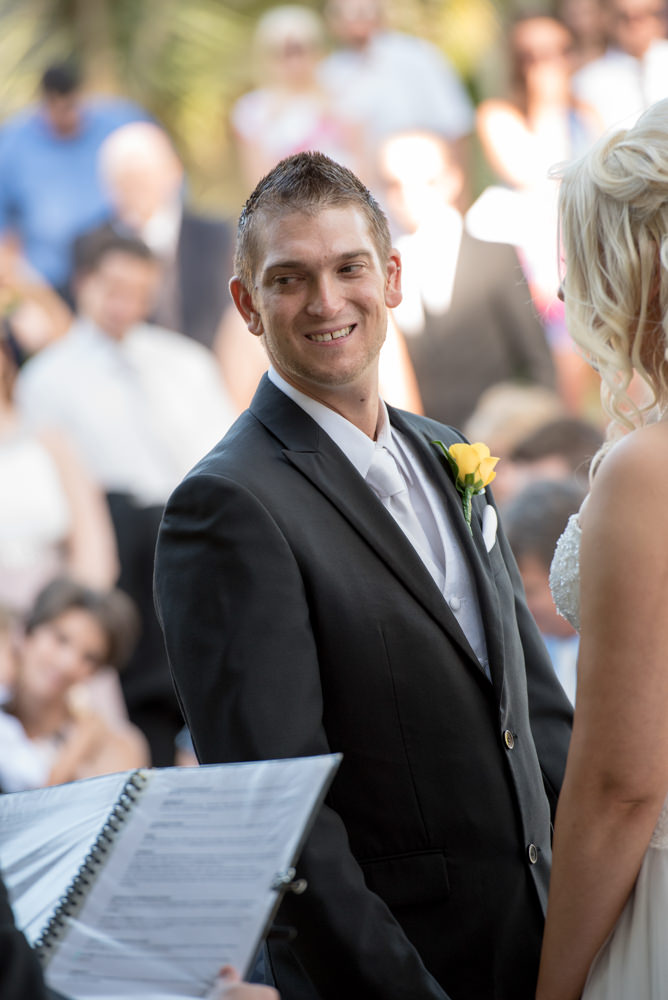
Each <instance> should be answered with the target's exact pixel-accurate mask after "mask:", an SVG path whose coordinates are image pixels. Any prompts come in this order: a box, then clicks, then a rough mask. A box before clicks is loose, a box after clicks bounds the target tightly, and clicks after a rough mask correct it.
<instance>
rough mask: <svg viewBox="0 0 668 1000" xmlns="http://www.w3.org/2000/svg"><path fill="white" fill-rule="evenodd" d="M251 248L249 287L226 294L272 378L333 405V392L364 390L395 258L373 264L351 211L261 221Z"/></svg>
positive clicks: (391, 293)
mask: <svg viewBox="0 0 668 1000" xmlns="http://www.w3.org/2000/svg"><path fill="white" fill-rule="evenodd" d="M258 242H259V246H258V253H257V259H256V261H255V263H256V267H255V277H254V287H253V289H252V290H251V291H248V290H245V289H243V286H239V285H237V287H236V290H235V288H234V284H233V285H232V293H233V295H234V298H235V302H236V303H237V306H238V308H239V310H240V312H241V313H242V315H243V316H244V318H245V319H246V322H247V324H248V328H249V330H250V331H251V333H254V334H255V335H256V336H259V337H261V338H262V340H263V342H264V345H265V348H266V351H267V354H268V355H269V359H270V361H271V363H272V364H273V366H274V367H275V368H276V370H277V371H278V372H279V374H281V375H282V376H283V378H285V379H286V381H287V382H289V383H291V384H292V385H294V386H296V387H297V388H298V389H301V390H302V392H305V393H306V394H307V395H309V396H312V397H313V398H315V399H319V400H321V401H322V402H324V403H325V404H327V405H333V406H334V408H336V405H335V402H334V401H335V400H336V398H337V394H338V393H340V391H341V390H342V389H343V388H345V389H348V388H350V387H354V388H355V389H356V390H357V389H359V390H360V392H366V391H374V386H375V379H376V377H377V367H378V354H379V351H380V348H381V346H382V344H383V341H384V339H385V333H386V329H387V319H388V317H387V309H388V307H392V306H395V305H398V303H399V302H400V301H401V289H400V278H399V274H400V267H399V255H398V253H397V252H396V251H392V252H391V253H390V256H389V259H388V260H381V259H380V257H379V253H378V250H377V248H376V246H375V243H374V241H373V238H372V237H371V234H370V232H369V226H368V223H367V221H366V219H365V217H364V215H363V214H362V212H361V210H360V209H358V208H356V207H353V206H337V207H323V208H321V209H317V210H315V211H309V212H303V211H299V212H288V213H282V214H280V215H275V216H270V217H268V218H267V219H266V221H265V222H264V224H263V226H262V231H261V235H260V238H259V241H258Z"/></svg>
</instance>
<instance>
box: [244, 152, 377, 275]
mask: <svg viewBox="0 0 668 1000" xmlns="http://www.w3.org/2000/svg"><path fill="white" fill-rule="evenodd" d="M343 206H351V207H354V208H359V209H360V211H361V212H362V214H363V215H364V216H365V217H366V220H367V222H368V225H369V232H370V234H371V238H372V240H373V242H374V245H375V247H376V250H377V252H378V256H379V258H380V260H381V263H384V262H385V261H386V260H387V259H388V258H389V256H390V251H391V249H392V240H391V237H390V229H389V226H388V223H387V218H386V216H385V213H384V212H383V210H382V209H381V207H380V205H379V204H378V202H377V201H376V199H375V198H374V196H373V195H372V194H371V192H370V191H369V189H368V188H366V187H365V186H364V184H362V182H361V180H360V179H359V178H358V177H356V176H355V174H354V173H353V172H352V170H349V169H348V168H347V167H344V166H342V165H341V164H340V163H337V162H336V161H335V160H331V159H330V158H329V157H328V156H325V154H324V153H316V152H309V153H296V154H295V155H294V156H288V157H287V158H286V159H285V160H281V162H280V163H278V164H277V165H276V166H275V167H274V168H273V169H272V170H270V172H269V173H268V174H267V175H266V176H265V177H263V178H262V180H261V181H260V182H259V184H258V185H257V187H256V188H255V190H254V191H253V193H252V194H251V196H250V198H249V199H248V201H247V202H246V204H245V205H244V207H243V211H242V212H241V215H240V217H239V225H238V228H237V245H236V252H235V255H234V269H235V272H236V274H237V276H238V277H239V278H240V280H241V283H242V284H243V285H244V286H245V287H246V288H247V289H248V290H249V291H251V290H252V288H253V280H254V273H255V267H256V264H257V254H258V232H260V231H261V229H262V223H263V222H264V221H266V219H267V218H268V217H271V216H274V215H280V214H282V213H284V212H315V211H317V210H319V209H322V208H340V207H343Z"/></svg>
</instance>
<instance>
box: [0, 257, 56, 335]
mask: <svg viewBox="0 0 668 1000" xmlns="http://www.w3.org/2000/svg"><path fill="white" fill-rule="evenodd" d="M0 316H3V317H4V318H5V320H6V321H7V322H8V323H9V325H10V326H11V329H12V333H13V334H14V336H15V337H16V340H17V342H18V344H19V345H20V347H21V349H22V350H23V351H24V352H25V353H26V354H34V353H35V352H36V351H38V350H39V349H40V348H42V347H44V346H45V345H46V344H49V343H51V341H52V340H57V339H58V337H62V335H63V334H64V333H65V332H66V331H67V329H68V327H69V325H70V323H71V322H72V311H71V309H70V308H69V307H68V306H67V304H66V302H65V301H64V299H62V298H61V296H60V295H58V293H57V292H55V291H54V290H53V288H52V287H51V285H49V284H47V282H46V281H45V280H44V279H43V278H42V277H40V275H38V274H37V272H36V271H34V270H33V269H32V268H31V267H30V265H29V264H28V262H27V261H26V259H25V258H24V257H23V256H22V255H21V253H20V251H19V250H18V248H17V247H16V246H14V245H12V244H10V243H3V242H1V241H0Z"/></svg>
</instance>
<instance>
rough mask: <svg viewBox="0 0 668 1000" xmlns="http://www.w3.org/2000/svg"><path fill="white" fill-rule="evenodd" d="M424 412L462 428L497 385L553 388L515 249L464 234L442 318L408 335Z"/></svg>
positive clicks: (545, 347)
mask: <svg viewBox="0 0 668 1000" xmlns="http://www.w3.org/2000/svg"><path fill="white" fill-rule="evenodd" d="M406 345H407V347H408V351H409V354H410V357H411V361H412V362H413V367H414V369H415V374H416V377H417V380H418V385H419V388H420V395H421V397H422V403H423V406H424V412H425V413H426V415H427V416H428V417H433V419H434V420H440V421H441V422H442V423H447V424H454V425H455V426H456V427H462V426H463V425H464V424H465V422H466V421H467V420H468V418H469V417H470V415H471V413H472V412H473V410H474V409H475V406H476V403H477V402H478V400H479V398H480V396H481V395H482V393H483V392H484V391H485V389H488V388H489V387H490V386H492V385H495V384H496V383H497V382H517V383H520V384H526V385H544V386H546V387H548V388H550V389H555V387H556V376H555V368H554V362H553V360H552V355H551V352H550V348H549V345H548V342H547V339H546V337H545V331H544V329H543V327H542V325H541V323H540V322H539V320H538V316H537V314H536V310H535V307H534V305H533V303H532V301H531V292H530V291H529V286H528V284H527V282H526V279H525V277H524V274H523V272H522V268H521V266H520V262H519V259H518V256H517V253H516V252H515V250H514V248H513V247H511V246H510V245H508V244H506V243H487V242H484V241H482V240H477V239H474V238H473V237H472V236H470V235H469V234H468V233H466V232H464V233H463V234H462V240H461V244H460V247H459V254H458V257H457V265H456V268H455V277H454V284H453V288H452V299H451V301H450V306H449V308H448V310H447V311H446V312H445V313H444V314H443V315H435V314H433V313H430V312H429V311H426V313H425V326H424V329H423V331H422V332H421V333H419V334H415V335H412V336H411V335H409V334H407V335H406Z"/></svg>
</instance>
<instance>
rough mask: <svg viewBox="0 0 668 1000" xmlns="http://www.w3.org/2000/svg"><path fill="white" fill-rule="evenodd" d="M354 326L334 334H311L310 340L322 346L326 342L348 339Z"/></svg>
mask: <svg viewBox="0 0 668 1000" xmlns="http://www.w3.org/2000/svg"><path fill="white" fill-rule="evenodd" d="M351 330H352V326H344V327H341V329H340V330H334V332H333V333H309V335H308V339H309V340H315V342H316V344H322V343H323V342H324V341H326V340H338V339H339V337H347V336H348V334H349V333H350V331H351Z"/></svg>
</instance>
